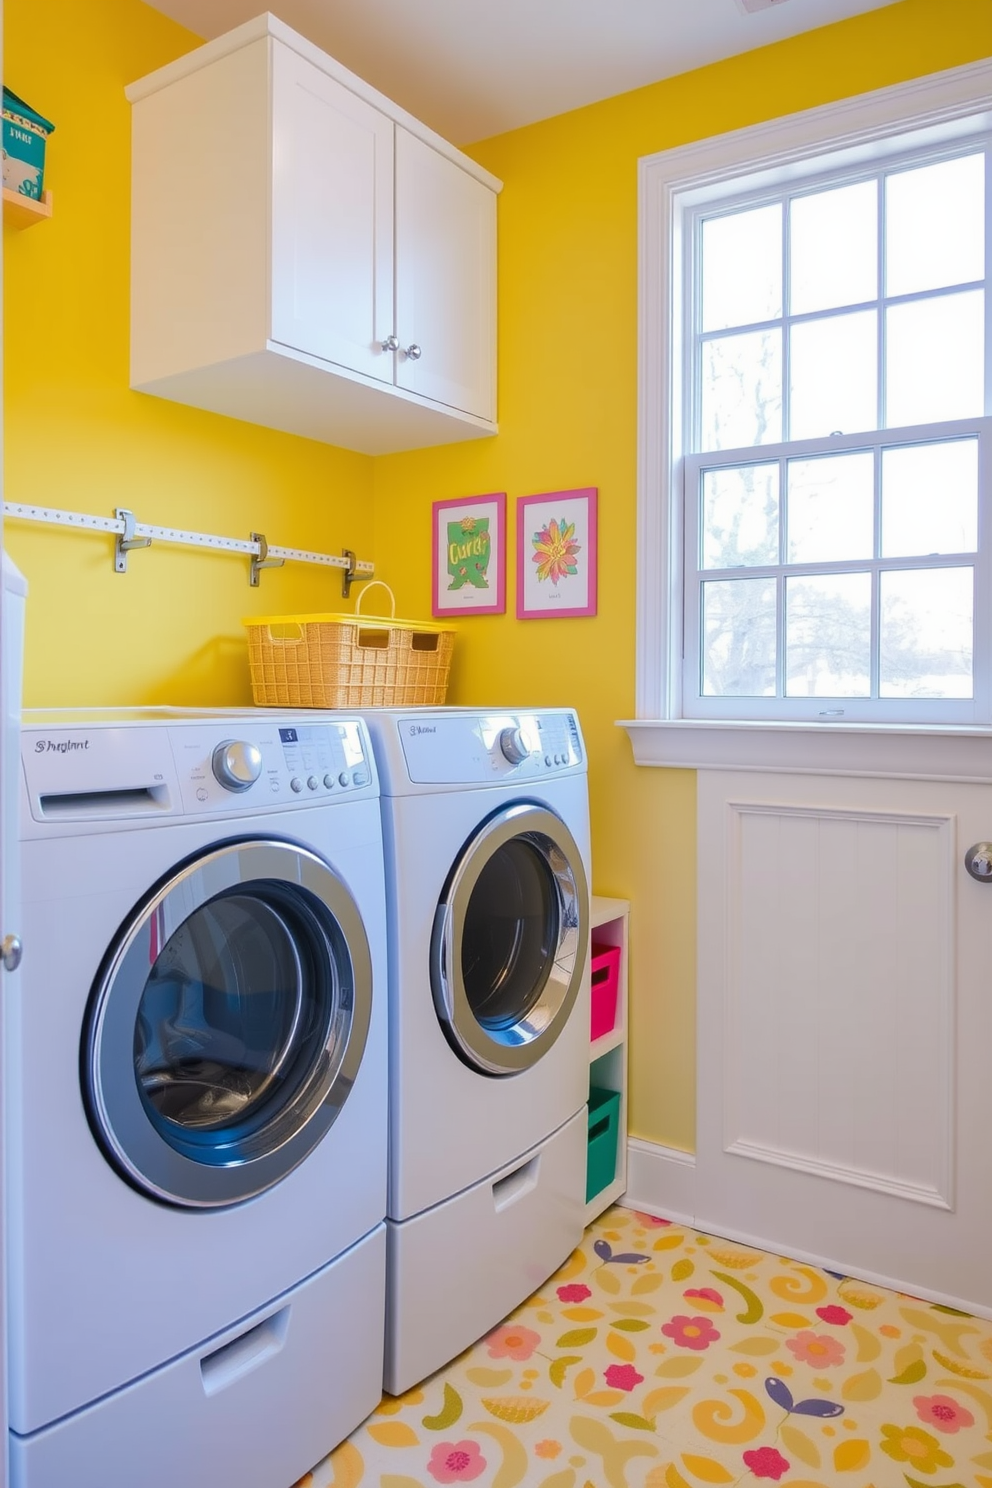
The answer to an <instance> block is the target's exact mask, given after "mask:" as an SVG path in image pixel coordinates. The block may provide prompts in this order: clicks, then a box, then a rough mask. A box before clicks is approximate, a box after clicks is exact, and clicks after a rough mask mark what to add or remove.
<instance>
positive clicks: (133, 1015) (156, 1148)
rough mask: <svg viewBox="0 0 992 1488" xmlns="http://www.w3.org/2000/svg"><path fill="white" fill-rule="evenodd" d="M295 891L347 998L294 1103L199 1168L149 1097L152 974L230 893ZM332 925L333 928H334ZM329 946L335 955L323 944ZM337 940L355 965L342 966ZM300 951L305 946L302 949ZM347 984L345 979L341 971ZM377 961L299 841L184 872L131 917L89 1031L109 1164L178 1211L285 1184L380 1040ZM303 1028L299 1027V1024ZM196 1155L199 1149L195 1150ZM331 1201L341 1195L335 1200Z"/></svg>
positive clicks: (94, 1001) (346, 894)
mask: <svg viewBox="0 0 992 1488" xmlns="http://www.w3.org/2000/svg"><path fill="white" fill-rule="evenodd" d="M266 882H267V883H269V884H272V885H275V886H276V889H277V890H278V889H282V890H283V892H284V893H287V892H288V893H289V894H291V895H292V896H293V898H294V899H295V900H298V903H296V904H294V909H295V910H296V911H297V912H298V913H299V914H300V915H301V917H302V918H305V919H306V920H307V921H308V925H309V928H310V929H311V931H312V933H313V941H314V943H317V944H318V948H319V949H323V951H324V952H325V953H326V955H327V957H328V964H329V969H330V971H331V972H332V973H333V976H334V979H335V982H336V992H337V995H336V997H335V999H334V1004H333V1010H332V1015H331V1017H330V1018H329V1020H328V1024H327V1027H326V1029H325V1030H324V1031H323V1036H322V1040H321V1044H320V1049H319V1053H318V1055H317V1058H316V1060H315V1061H314V1062H313V1064H312V1066H311V1068H310V1071H309V1073H308V1074H307V1075H306V1076H305V1077H304V1078H302V1080H301V1081H300V1083H299V1085H298V1086H297V1088H296V1090H295V1092H294V1093H293V1095H292V1098H291V1099H290V1100H289V1101H288V1102H287V1103H286V1104H284V1105H283V1106H281V1107H278V1108H277V1109H276V1110H275V1111H274V1112H273V1115H272V1118H271V1119H270V1120H269V1121H268V1122H267V1123H265V1124H264V1125H260V1127H259V1128H258V1130H257V1131H256V1132H254V1133H253V1134H252V1137H251V1138H250V1139H249V1140H248V1141H247V1142H242V1143H241V1145H240V1148H239V1149H238V1150H237V1151H234V1150H233V1144H232V1151H231V1152H230V1153H229V1154H228V1155H225V1154H224V1152H223V1150H222V1147H221V1146H220V1145H218V1146H216V1147H214V1148H212V1149H210V1151H211V1152H212V1154H213V1155H212V1158H211V1159H209V1160H203V1159H201V1160H196V1159H195V1158H194V1157H191V1156H188V1155H184V1153H183V1152H182V1151H180V1150H177V1148H176V1147H175V1146H173V1145H172V1144H170V1142H168V1141H166V1139H165V1137H163V1136H162V1135H161V1134H160V1132H159V1131H158V1130H157V1129H156V1126H155V1125H154V1124H153V1122H152V1120H151V1119H150V1117H149V1115H148V1112H147V1110H146V1108H145V1104H144V1102H143V1100H142V1096H141V1093H140V1091H139V1088H138V1078H137V1075H136V1072H135V1065H134V1058H135V1056H134V1032H135V1026H136V1021H137V1015H138V1009H139V1006H140V1003H141V999H142V996H143V993H144V990H145V986H146V982H147V976H148V971H149V969H150V967H151V966H152V965H153V964H154V962H155V960H156V956H157V952H155V953H153V935H152V925H153V923H155V922H156V921H157V925H158V938H159V949H161V946H164V945H165V944H166V943H167V941H168V939H169V938H170V937H171V936H172V935H173V934H174V933H175V932H176V931H177V930H178V929H179V927H180V926H181V925H182V924H183V923H184V921H185V920H187V919H188V918H189V916H190V915H191V914H193V913H194V912H195V911H196V910H197V909H200V908H201V907H203V906H204V905H206V904H207V903H208V902H209V901H211V900H213V899H215V898H217V896H218V895H221V894H224V893H225V892H226V891H232V890H234V891H236V890H238V889H242V890H243V891H244V892H245V893H251V892H252V887H253V886H255V891H256V893H258V894H259V897H263V896H262V894H261V892H260V891H261V890H262V888H263V886H264V884H265V883H266ZM328 919H330V921H331V922H333V923H331V924H330V925H328ZM321 936H322V937H323V946H322V947H321V946H320V945H319V940H320V937H321ZM334 942H337V944H338V947H339V950H340V949H341V948H342V947H343V952H344V957H343V959H344V960H345V961H346V962H347V965H346V966H345V967H343V968H342V967H341V966H340V965H339V961H340V959H341V958H340V957H339V956H336V955H335V954H334ZM297 949H298V948H297ZM342 971H343V975H341V976H339V972H342ZM371 1013H372V958H371V954H370V951H369V943H368V937H367V936H366V933H365V927H364V924H363V923H362V918H361V915H360V913H359V910H358V906H357V905H356V903H355V901H354V899H353V898H352V895H351V893H350V891H349V890H348V888H347V887H346V885H345V884H344V883H343V881H342V880H341V879H340V878H339V877H338V875H337V874H336V873H335V872H334V870H333V869H332V868H331V867H330V866H329V865H328V864H327V863H325V862H324V861H323V859H322V858H320V857H318V856H317V854H316V853H313V852H311V851H309V850H308V849H307V848H304V847H300V846H299V845H298V844H296V843H292V842H283V841H278V840H275V839H269V840H265V839H255V840H249V841H244V840H241V841H236V842H229V843H224V844H220V845H218V846H216V847H214V848H212V849H211V850H210V851H208V852H205V853H202V854H200V855H198V856H197V857H195V858H194V859H192V860H191V861H190V862H188V863H186V864H184V865H183V866H181V867H180V868H178V869H177V870H176V871H175V872H174V873H172V874H171V875H170V876H169V878H168V879H167V880H166V881H165V882H164V883H163V884H162V885H161V886H160V887H159V888H158V890H157V891H155V892H154V893H153V894H152V895H151V896H150V897H148V898H147V899H145V900H144V901H142V902H141V903H140V904H139V905H138V906H136V908H135V909H134V910H133V911H132V913H131V914H130V915H129V917H128V919H127V920H126V921H125V924H124V926H123V927H122V929H121V930H120V932H119V933H118V936H117V938H116V940H115V942H114V944H113V945H112V947H111V948H110V951H109V953H108V955H107V958H106V960H105V962H104V966H103V968H102V970H101V972H100V973H99V975H98V977H97V979H96V982H95V983H94V987H93V991H92V993H91V998H90V1004H89V1009H88V1012H87V1019H86V1025H85V1028H84V1032H83V1044H82V1051H81V1053H82V1064H81V1074H82V1080H83V1087H84V1088H83V1095H84V1100H85V1103H86V1107H87V1114H88V1115H89V1118H90V1124H91V1126H92V1127H93V1128H94V1132H95V1135H96V1136H97V1139H98V1140H99V1142H100V1144H101V1146H102V1147H103V1149H104V1151H105V1153H106V1155H107V1156H108V1157H109V1158H110V1160H111V1162H112V1163H113V1164H114V1166H115V1167H117V1168H118V1169H119V1171H120V1172H121V1173H122V1174H123V1175H124V1177H126V1178H127V1179H128V1181H129V1182H131V1183H132V1184H133V1185H134V1186H135V1187H136V1188H138V1189H140V1190H141V1191H143V1192H145V1193H147V1194H150V1195H151V1196H152V1197H154V1198H156V1199H159V1200H162V1201H164V1202H166V1203H169V1204H174V1205H179V1206H181V1207H188V1208H216V1207H219V1206H223V1205H228V1204H235V1203H239V1202H240V1201H242V1200H244V1199H248V1198H252V1197H253V1196H254V1195H256V1194H259V1193H262V1192H263V1191H264V1190H265V1189H267V1188H271V1187H272V1185H273V1184H275V1183H278V1182H279V1180H280V1179H281V1178H284V1177H285V1176H286V1174H287V1173H289V1172H291V1171H292V1169H293V1168H295V1167H296V1166H297V1164H298V1163H300V1162H302V1161H303V1159H304V1158H305V1157H306V1156H307V1155H308V1153H310V1152H311V1151H312V1150H313V1148H314V1147H316V1145H317V1144H318V1142H319V1141H320V1140H321V1139H322V1137H324V1136H325V1134H326V1133H327V1131H328V1130H329V1128H330V1127H331V1125H332V1124H333V1122H334V1121H335V1119H336V1118H337V1116H338V1113H339V1112H340V1110H341V1108H342V1106H343V1105H344V1103H345V1101H346V1100H347V1098H348V1095H349V1093H350V1091H351V1087H352V1086H353V1084H354V1082H355V1078H356V1076H357V1074H358V1070H359V1067H360V1065H361V1062H362V1057H363V1055H364V1052H365V1045H366V1042H367V1039H368V1031H369V1024H370V1020H371ZM294 1026H295V1021H294ZM187 1145H188V1150H193V1149H194V1148H195V1143H193V1142H192V1141H190V1142H189V1143H188V1144H187ZM328 1202H331V1196H330V1195H328Z"/></svg>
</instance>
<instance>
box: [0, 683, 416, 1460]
mask: <svg viewBox="0 0 992 1488" xmlns="http://www.w3.org/2000/svg"><path fill="white" fill-rule="evenodd" d="M22 765H23V769H22V784H23V793H22V822H21V836H22V865H23V905H24V913H23V922H22V923H23V942H24V959H23V963H22V965H21V968H20V970H19V972H18V974H17V976H16V977H10V978H8V979H7V980H6V984H5V997H6V999H7V1006H6V1010H5V1011H6V1019H7V1024H6V1054H7V1068H6V1071H5V1076H4V1084H5V1088H6V1100H7V1131H8V1133H9V1147H8V1191H9V1210H8V1215H7V1222H6V1239H7V1247H8V1249H7V1269H8V1286H9V1303H8V1306H9V1316H8V1322H9V1335H10V1336H9V1359H10V1426H11V1441H10V1460H11V1481H12V1484H13V1488H58V1485H61V1484H66V1483H72V1484H73V1485H74V1488H134V1484H136V1483H139V1482H140V1483H141V1484H142V1488H175V1485H177V1484H179V1483H181V1484H183V1488H217V1485H218V1484H232V1485H233V1484H237V1488H286V1485H288V1484H289V1483H291V1482H293V1481H294V1480H295V1479H297V1478H298V1477H299V1476H300V1475H301V1474H302V1473H303V1472H305V1471H306V1470H307V1469H308V1468H309V1467H310V1466H312V1464H313V1463H314V1462H316V1461H317V1460H319V1459H320V1458H321V1457H322V1456H323V1455H324V1454H325V1453H326V1452H327V1451H328V1450H329V1449H330V1448H332V1447H333V1446H335V1445H336V1444H337V1442H338V1441H339V1440H340V1439H341V1438H343V1437H344V1436H346V1435H347V1434H348V1433H349V1432H350V1431H351V1430H352V1429H353V1428H354V1427H355V1426H356V1425H357V1424H358V1423H359V1422H360V1421H361V1420H362V1419H363V1418H364V1417H365V1416H366V1415H367V1414H368V1413H369V1412H370V1411H371V1410H372V1409H373V1408H374V1407H375V1405H376V1404H377V1403H378V1400H379V1398H380V1393H381V1382H382V1328H383V1308H384V1293H385V1252H386V1243H385V1242H386V1236H385V1227H384V1223H383V1220H384V1215H385V1195H386V1106H387V1085H386V1081H387V1065H386V1016H385V1015H386V1000H385V995H384V994H385V986H386V980H385V978H386V967H385V898H384V885H383V859H382V838H381V825H380V814H379V801H378V780H377V775H376V770H375V765H374V760H373V757H372V751H371V748H370V746H369V740H368V735H367V732H366V729H365V725H364V723H363V722H362V721H361V720H358V719H347V718H341V717H338V716H335V717H334V718H333V719H329V718H327V717H326V716H325V717H324V718H322V719H318V718H316V717H314V715H312V714H311V715H305V716H302V717H301V716H299V715H296V716H292V717H280V716H279V715H275V716H273V715H270V714H263V715H255V716H253V717H247V716H245V715H240V716H235V715H231V716H229V717H226V718H225V717H224V715H204V714H195V715H189V716H186V715H183V714H182V713H180V712H174V713H173V712H168V711H163V712H160V713H150V714H148V713H144V714H136V715H119V716H118V715H110V716H103V717H100V718H97V717H95V716H85V715H84V716H78V715H76V716H73V715H67V714H60V715H47V716H44V715H39V716H35V717H32V715H30V714H28V715H26V717H25V724H24V728H23V731H22Z"/></svg>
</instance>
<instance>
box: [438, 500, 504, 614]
mask: <svg viewBox="0 0 992 1488" xmlns="http://www.w3.org/2000/svg"><path fill="white" fill-rule="evenodd" d="M505 610H506V492H505V491H494V492H492V493H490V494H489V495H488V496H456V497H454V498H453V499H452V500H450V501H435V502H434V503H433V505H432V507H431V613H432V614H433V615H434V617H435V619H438V620H448V619H453V618H454V617H456V616H459V615H502V614H504V612H505Z"/></svg>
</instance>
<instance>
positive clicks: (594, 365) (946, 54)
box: [4, 0, 992, 1148]
mask: <svg viewBox="0 0 992 1488" xmlns="http://www.w3.org/2000/svg"><path fill="white" fill-rule="evenodd" d="M4 10H5V45H6V58H5V77H6V81H7V83H8V84H9V86H11V87H13V88H14V89H15V91H16V92H18V93H20V94H22V95H23V96H24V97H26V98H27V99H28V100H29V101H30V102H31V103H33V104H34V105H35V106H36V107H37V108H38V109H39V110H40V111H41V112H42V113H45V114H47V115H48V116H49V117H51V118H52V119H54V120H55V122H56V124H57V126H58V132H57V133H56V135H55V137H54V139H53V141H52V144H51V147H50V151H51V177H50V184H51V185H52V187H53V188H54V190H55V193H56V208H55V217H54V219H53V220H52V221H51V222H50V223H48V224H46V225H43V226H39V227H35V228H32V229H31V230H30V231H29V232H26V233H23V234H14V233H10V232H6V233H5V239H4V252H5V259H6V262H5V278H6V302H5V303H6V309H5V314H6V317H7V322H6V343H5V345H6V350H5V356H6V419H7V425H6V493H5V494H6V497H7V499H8V500H13V501H33V502H38V503H47V504H51V505H54V506H62V507H66V508H75V509H76V510H82V511H102V512H106V513H108V514H109V513H110V512H111V511H112V509H113V508H114V507H115V506H118V505H130V506H132V507H133V508H134V509H135V510H136V512H137V513H138V516H139V518H140V519H141V520H143V521H151V522H156V523H161V524H164V525H170V526H182V527H193V528H197V529H199V530H203V531H216V532H222V533H232V534H235V533H244V534H246V535H247V533H248V531H249V530H250V529H251V528H252V527H256V528H261V529H262V530H264V531H266V532H267V534H268V536H269V538H270V540H272V541H277V542H284V543H291V544H299V545H305V546H310V547H316V548H318V549H323V550H325V551H328V552H336V551H338V550H339V549H340V548H341V547H342V546H344V545H348V546H350V547H354V548H356V549H357V550H358V552H359V554H360V555H361V556H363V557H365V556H371V557H373V558H374V559H375V562H376V566H377V570H378V572H379V573H381V574H382V575H384V576H385V577H386V578H387V579H389V581H390V582H391V583H392V584H393V586H394V588H395V589H396V591H397V597H398V609H399V612H400V613H401V614H408V615H418V614H419V615H426V614H429V612H430V574H429V569H430V504H431V502H432V501H434V500H440V499H442V498H446V497H450V496H459V495H469V494H475V493H479V492H485V491H493V490H502V489H505V490H506V491H507V492H508V493H509V496H510V507H509V537H510V544H511V546H510V552H511V557H512V543H513V539H514V536H515V520H514V513H515V505H514V502H515V498H516V497H517V496H520V495H527V494H533V493H536V492H539V491H547V490H561V489H565V488H568V487H571V486H585V485H595V486H597V487H598V488H599V492H600V583H599V614H598V616H597V618H595V619H591V620H574V621H526V622H517V621H516V620H515V619H514V618H513V610H514V602H515V582H514V572H513V564H512V561H511V563H510V565H509V571H508V582H507V596H508V611H509V613H508V614H507V615H506V616H505V617H501V618H491V619H490V618H480V619H469V620H465V621H464V622H462V626H461V632H460V638H459V645H458V650H457V653H456V663H455V668H454V676H453V691H452V701H454V702H478V703H501V702H502V703H519V704H538V703H544V704H555V703H575V704H576V705H577V706H578V707H579V710H580V714H581V718H582V723H583V726H584V729H585V733H586V737H587V740H588V743H589V747H590V757H591V776H590V779H591V785H592V802H593V837H594V857H595V887H596V889H597V890H598V892H600V893H606V894H618V895H623V896H625V897H629V898H630V899H631V900H632V902H633V920H632V930H633V956H632V974H633V986H632V993H633V1016H632V1032H633V1042H632V1048H631V1063H632V1069H631V1074H632V1111H631V1124H632V1128H633V1130H634V1131H635V1133H637V1134H639V1135H641V1136H645V1137H649V1138H653V1139H655V1140H658V1141H662V1142H667V1143H670V1144H671V1145H673V1146H677V1147H685V1148H691V1147H692V1145H693V1136H694V1112H693V1101H694V1048H693V1043H694V1040H693V1020H694V944H693V940H694V929H693V925H694V898H695V883H694V879H695V866H694V842H695V791H694V777H693V776H692V774H690V773H687V772H681V771H665V770H637V769H635V768H634V766H633V765H632V763H631V758H630V748H629V745H628V743H627V740H626V736H625V735H624V734H623V733H622V731H620V730H618V729H617V728H615V727H614V720H616V719H618V718H626V717H629V716H630V715H631V714H632V712H633V707H634V589H633V584H634V555H635V547H636V541H637V534H636V529H635V479H636V446H635V434H636V336H637V318H636V317H637V305H636V248H637V244H636V231H637V228H636V214H637V202H636V190H637V187H636V163H637V159H638V157H639V156H641V155H646V154H650V153H652V152H654V151H657V150H661V149H664V148H667V147H670V146H673V145H677V144H681V143H684V142H686V141H689V140H693V139H698V138H701V137H703V136H705V135H708V134H712V133H718V132H721V131H723V130H727V129H733V128H738V127H741V126H744V125H747V124H751V123H754V122H757V121H759V120H762V119H767V118H770V117H774V116H776V115H780V114H784V113H790V112H793V111H795V110H799V109H802V108H806V107H810V106H812V105H815V104H819V103H825V102H829V101H832V100H835V99H838V98H843V97H846V96H849V95H851V94H854V93H858V92H863V91H866V90H868V89H871V88H876V87H881V86H883V85H885V84H888V83H893V82H898V81H901V80H903V79H906V78H910V77H915V76H919V75H922V74H924V73H926V72H928V71H933V70H938V69H941V68H945V67H952V66H955V65H958V64H960V63H963V62H968V61H973V60H975V59H977V58H979V57H983V56H987V55H989V54H990V53H992V5H990V3H989V0H903V3H901V4H897V5H892V6H888V7H886V8H884V9H882V10H879V11H874V12H872V13H871V14H869V15H866V16H862V17H858V18H855V19H854V20H851V21H846V22H842V23H839V24H837V25H835V26H832V27H829V28H826V29H824V30H821V31H818V32H814V33H811V34H809V35H806V36H802V37H798V38H796V39H795V40H793V41H788V42H784V43H781V44H780V45H778V46H775V47H769V48H766V49H764V50H762V51H760V52H754V53H751V54H749V55H747V56H744V57H739V58H735V59H732V60H730V61H727V62H723V63H719V64H717V65H715V66H712V67H708V68H704V69H702V70H700V71H699V72H696V73H692V74H689V75H687V76H683V77H680V78H675V79H672V80H670V81H668V82H664V83H659V84H656V85H654V86H652V87H650V88H644V89H640V90H638V91H637V92H634V93H629V94H625V95H623V96H622V97H619V98H615V99H611V100H608V101H607V102H605V103H602V104H597V105H594V106H592V107H590V108H586V109H582V110H578V111H577V112H575V113H572V114H567V115H564V116H561V117H559V118H556V119H552V120H549V121H548V122H546V123H543V124H539V125H534V126H532V127H531V128H528V129H523V130H519V131H516V132H514V133H511V134H507V135H504V136H502V137H500V138H498V139H495V140H490V141H487V142H485V143H484V144H482V145H479V146H478V147H476V148H475V149H474V150H473V152H472V153H473V154H475V155H476V156H477V158H478V159H479V160H480V161H481V162H482V163H483V164H484V165H486V166H488V167H489V169H491V170H492V171H494V172H495V173H496V174H497V175H498V176H500V177H501V178H502V179H503V181H504V182H505V189H504V192H503V195H502V198H501V203H500V428H501V433H500V435H499V436H498V437H497V438H496V439H492V440H484V441H479V442H477V443H470V444H463V445H456V446H451V447H448V448H444V449H437V450H428V451H421V452H417V453H413V454H409V455H402V456H400V455H398V456H391V457H388V458H383V459H379V460H376V461H371V460H368V459H365V458H363V457H361V456H358V455H350V454H347V453H344V452H342V451H339V450H333V449H325V448H323V447H321V446H318V445H315V444H312V443H309V442H307V441H304V440H298V439H292V438H290V437H288V436H283V435H276V434H271V433H269V432H267V431H265V430H259V429H253V428H250V427H249V426H248V425H245V424H238V423H235V422H232V421H230V420H225V419H220V418H216V417H214V416H212V415H209V414H200V413H195V412H192V411H190V410H186V409H182V408H179V407H174V406H171V405H169V404H166V403H163V402H160V401H158V400H155V399H150V398H146V397H142V396H140V395H138V394H134V393H130V392H129V391H128V390H127V278H128V272H127V240H128V230H127V210H128V208H127V202H128V109H127V104H126V102H125V99H124V95H123V87H124V84H125V83H127V82H129V81H131V80H132V79H133V78H136V77H139V76H141V75H142V74H143V73H145V72H148V71H150V70H151V69H152V68H153V67H156V66H159V65H161V64H162V63H164V62H166V61H168V60H170V59H171V58H172V57H174V56H176V55H178V54H179V53H181V52H183V51H185V50H187V49H188V48H189V47H190V46H191V45H193V44H194V41H195V39H194V38H193V37H191V36H190V35H189V34H188V33H186V32H184V31H182V30H180V29H179V28H178V27H176V26H174V25H172V24H171V23H170V22H168V21H166V20H164V19H163V18H162V17H161V16H159V15H158V14H157V13H156V12H154V11H152V10H150V9H148V8H147V7H146V6H144V5H142V4H140V3H138V0H86V3H85V4H80V3H79V0H45V3H44V4H39V3H37V0H6V4H5V6H4ZM373 501H374V505H373ZM373 517H374V525H373ZM7 542H8V546H9V548H10V551H11V553H12V555H13V557H14V558H15V561H16V562H17V563H18V564H19V565H20V566H21V567H22V568H23V569H24V571H25V572H26V574H27V575H28V578H29V580H30V583H31V600H30V605H29V621H28V628H29V634H28V654H27V698H28V702H29V703H31V704H35V705H38V704H74V703H82V704H95V703H118V702H127V703H144V702H164V701H172V702H186V703H239V702H244V701H247V699H248V696H249V694H248V684H247V673H246V669H245V665H244V646H243V639H242V637H243V632H242V631H241V628H240V625H239V620H240V617H241V616H242V615H243V614H247V613H249V612H250V611H251V610H254V612H255V613H264V612H266V611H269V610H271V611H276V612H279V611H282V612H285V611H290V610H294V609H308V610H315V609H336V608H339V607H340V603H341V602H340V599H339V597H338V587H339V586H338V584H337V582H336V581H335V580H334V579H333V578H331V579H329V578H328V577H327V576H325V575H323V574H321V573H320V572H319V571H316V570H309V569H304V568H299V567H297V568H287V569H285V570H282V571H281V572H278V573H275V574H270V575H266V576H265V577H263V581H262V589H261V590H260V591H259V592H258V593H257V594H256V593H253V592H252V593H250V591H249V590H248V587H247V584H246V581H245V569H244V566H243V565H242V564H241V562H240V561H238V560H234V559H230V558H221V557H213V556H210V555H206V554H191V553H189V552H186V551H182V550H177V549H165V548H160V549H158V550H156V551H153V552H151V553H141V552H139V553H136V554H135V555H134V556H133V557H132V559H131V572H130V573H129V575H128V576H127V577H126V578H118V577H115V576H114V575H113V573H112V571H111V562H110V544H109V540H108V539H107V538H102V537H93V538H88V537H87V538H85V539H84V538H81V537H79V536H75V535H72V536H63V535H62V534H59V533H54V532H52V531H51V530H49V529H44V530H36V529H30V528H25V527H24V526H20V525H15V524H13V523H12V524H10V525H9V527H8V530H7Z"/></svg>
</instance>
